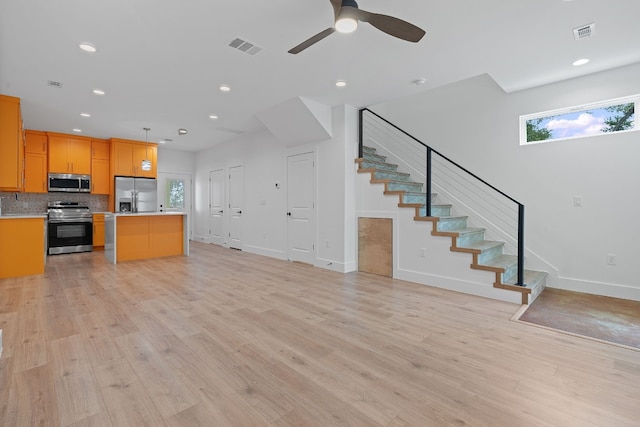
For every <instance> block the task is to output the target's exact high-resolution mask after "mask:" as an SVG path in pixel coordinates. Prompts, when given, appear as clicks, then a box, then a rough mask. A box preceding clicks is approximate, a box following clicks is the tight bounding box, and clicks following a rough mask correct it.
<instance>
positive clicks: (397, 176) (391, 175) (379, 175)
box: [374, 171, 410, 181]
mask: <svg viewBox="0 0 640 427" xmlns="http://www.w3.org/2000/svg"><path fill="white" fill-rule="evenodd" d="M374 175H375V178H376V179H392V180H394V181H409V178H410V176H409V175H408V174H401V173H399V172H393V171H377V172H375V174H374Z"/></svg>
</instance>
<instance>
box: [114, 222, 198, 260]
mask: <svg viewBox="0 0 640 427" xmlns="http://www.w3.org/2000/svg"><path fill="white" fill-rule="evenodd" d="M104 255H105V257H106V258H107V260H108V261H109V262H111V263H113V264H116V263H118V262H122V261H131V260H137V259H148V258H159V257H166V256H177V255H184V256H188V255H189V223H188V220H187V214H185V213H182V212H175V213H174V212H149V213H105V215H104Z"/></svg>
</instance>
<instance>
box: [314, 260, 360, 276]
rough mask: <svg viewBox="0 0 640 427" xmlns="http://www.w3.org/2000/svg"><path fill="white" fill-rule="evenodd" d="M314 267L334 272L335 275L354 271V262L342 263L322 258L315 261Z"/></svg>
mask: <svg viewBox="0 0 640 427" xmlns="http://www.w3.org/2000/svg"><path fill="white" fill-rule="evenodd" d="M314 266H315V267H319V268H324V269H326V270H331V271H335V272H337V273H350V272H352V271H355V262H347V263H344V262H338V261H333V260H330V259H324V258H318V259H316V262H315V264H314Z"/></svg>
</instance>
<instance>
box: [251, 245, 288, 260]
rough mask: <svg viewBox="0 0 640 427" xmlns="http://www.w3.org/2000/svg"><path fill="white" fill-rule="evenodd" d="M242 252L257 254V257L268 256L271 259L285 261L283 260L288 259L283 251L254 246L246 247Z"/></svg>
mask: <svg viewBox="0 0 640 427" xmlns="http://www.w3.org/2000/svg"><path fill="white" fill-rule="evenodd" d="M242 250H243V251H245V252H249V253H252V254H256V255H263V256H267V257H270V258H276V259H283V260H286V259H287V256H286V254H285V253H284V252H283V251H277V250H274V249H270V248H263V247H260V246H253V245H244V246H243V247H242Z"/></svg>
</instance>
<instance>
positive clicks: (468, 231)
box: [449, 227, 486, 236]
mask: <svg viewBox="0 0 640 427" xmlns="http://www.w3.org/2000/svg"><path fill="white" fill-rule="evenodd" d="M449 231H455V232H456V233H458V234H459V235H460V236H463V235H465V234H471V233H481V232H483V231H486V229H485V228H478V227H467V228H461V229H459V230H449Z"/></svg>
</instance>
